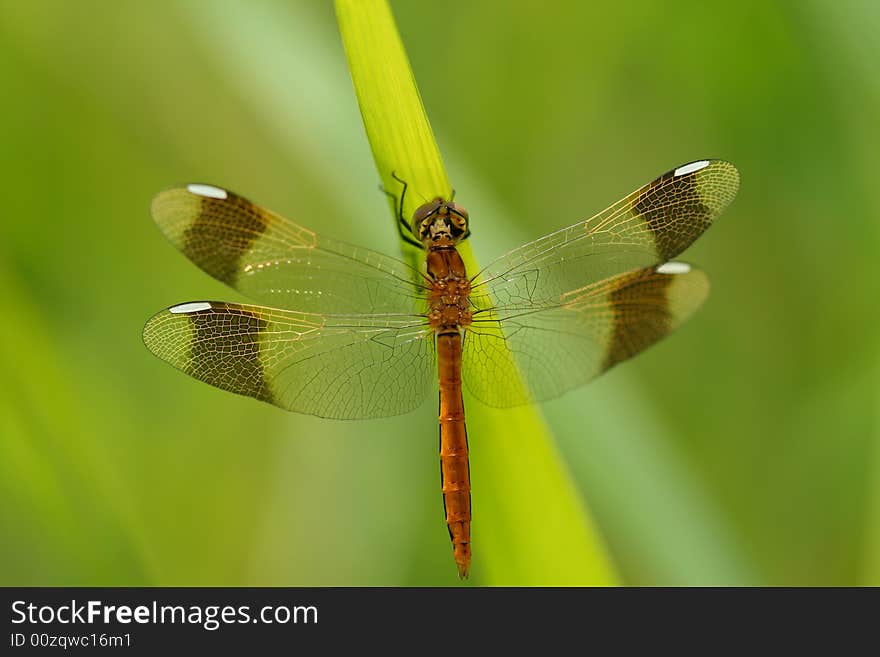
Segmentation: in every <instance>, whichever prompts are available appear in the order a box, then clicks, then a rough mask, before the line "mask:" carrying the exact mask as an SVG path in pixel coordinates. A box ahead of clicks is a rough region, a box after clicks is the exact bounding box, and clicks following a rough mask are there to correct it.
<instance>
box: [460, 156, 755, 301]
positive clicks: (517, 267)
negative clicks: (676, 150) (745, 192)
mask: <svg viewBox="0 0 880 657" xmlns="http://www.w3.org/2000/svg"><path fill="white" fill-rule="evenodd" d="M738 189H739V173H738V172H737V170H736V168H735V167H734V166H733V165H732V164H730V163H729V162H725V161H723V160H700V161H698V162H691V163H690V164H685V165H683V166H680V167H678V168H677V169H673V170H672V171H669V172H667V173H665V174H663V175H662V176H660V177H659V178H657V179H656V180H654V181H653V182H651V183H649V184H647V185H645V186H644V187H641V188H639V189H637V190H636V191H634V192H633V193H632V194H630V195H629V196H627V197H626V198H623V199H621V200H620V201H618V202H617V203H615V204H614V205H612V206H611V207H609V208H607V209H606V210H603V211H602V212H600V213H599V214H597V215H595V216H594V217H592V218H590V219H588V220H586V221H582V222H580V223H577V224H575V225H573V226H569V227H568V228H563V229H562V230H559V231H557V232H555V233H551V234H549V235H545V236H544V237H541V238H540V239H537V240H535V241H534V242H530V243H528V244H525V245H523V246H521V247H519V248H517V249H514V250H513V251H511V252H509V253H507V254H506V255H504V256H502V257H501V258H499V259H498V260H496V261H495V262H493V263H491V264H490V265H489V266H487V267H486V268H484V269H483V270H482V271H481V272H480V273H479V274H478V275H477V276H476V277H474V285H473V293H472V297H471V298H472V301H473V303H474V305H475V306H476V307H477V308H494V310H495V311H496V313H498V315H497V316H498V317H503V315H504V313H505V312H511V313H513V314H516V313H518V312H520V311H524V310H535V309H537V308H542V307H550V306H555V305H558V304H559V302H560V298H561V297H562V295H564V294H566V293H567V292H569V291H570V290H574V289H578V288H581V287H582V286H583V285H585V284H587V283H591V282H596V281H601V280H604V279H606V278H608V277H610V276H615V275H617V274H621V273H624V272H627V271H632V270H634V269H640V268H643V267H649V266H651V265H657V264H660V263H663V262H666V261H668V260H670V259H672V258H674V257H676V256H677V255H678V254H680V253H681V252H682V251H684V250H685V249H686V248H687V247H688V246H690V245H691V243H692V242H693V241H694V240H695V239H697V237H699V236H700V235H701V234H702V233H703V231H705V230H706V229H707V228H708V227H709V226H710V225H711V224H712V222H713V221H714V220H715V218H716V217H717V216H718V215H719V214H720V213H721V212H722V211H723V210H724V208H726V207H727V205H728V204H729V203H730V202H731V200H733V197H734V196H735V195H736V192H737V190H738Z"/></svg>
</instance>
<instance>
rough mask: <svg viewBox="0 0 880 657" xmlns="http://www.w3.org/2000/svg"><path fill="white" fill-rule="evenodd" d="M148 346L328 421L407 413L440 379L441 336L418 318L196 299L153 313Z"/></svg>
mask: <svg viewBox="0 0 880 657" xmlns="http://www.w3.org/2000/svg"><path fill="white" fill-rule="evenodd" d="M144 342H145V343H146V345H147V347H149V349H150V350H151V351H152V352H153V353H154V354H156V355H157V356H158V357H159V358H161V359H163V360H165V361H168V362H169V363H171V364H172V365H174V367H176V368H178V369H180V370H183V371H184V372H186V373H187V374H189V375H190V376H192V377H194V378H196V379H199V380H201V381H204V382H206V383H210V384H211V385H213V386H216V387H218V388H222V389H224V390H229V391H231V392H234V393H237V394H240V395H246V396H248V397H255V398H256V399H260V400H262V401H265V402H269V403H271V404H275V405H276V406H280V407H281V408H284V409H286V410H290V411H297V412H299V413H308V414H310V415H317V416H319V417H328V418H337V419H360V418H374V417H385V416H389V415H398V414H400V413H406V412H407V411H410V410H412V409H414V408H416V407H417V406H418V405H419V404H420V403H421V402H422V401H423V400H424V398H425V395H426V394H427V392H428V391H429V390H430V389H431V388H432V385H433V380H434V377H435V373H434V361H435V359H434V333H433V331H432V330H431V328H430V327H429V326H427V325H426V324H425V322H424V318H421V317H418V316H415V317H409V318H404V317H401V316H398V315H384V316H383V315H334V316H322V315H317V314H310V313H299V312H292V311H286V310H277V309H274V308H263V307H260V306H247V305H238V304H232V303H222V302H215V301H210V302H193V303H186V304H181V305H179V306H175V307H173V308H169V309H168V310H165V311H162V312H160V313H158V314H157V315H155V316H154V317H152V318H151V319H150V320H149V321H148V322H147V324H146V326H145V327H144Z"/></svg>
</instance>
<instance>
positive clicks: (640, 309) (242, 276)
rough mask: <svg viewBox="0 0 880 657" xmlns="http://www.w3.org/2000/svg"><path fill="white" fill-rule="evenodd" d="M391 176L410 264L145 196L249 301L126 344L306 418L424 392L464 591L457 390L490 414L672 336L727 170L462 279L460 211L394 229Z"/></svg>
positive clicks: (730, 190)
mask: <svg viewBox="0 0 880 657" xmlns="http://www.w3.org/2000/svg"><path fill="white" fill-rule="evenodd" d="M395 178H396V179H397V180H398V181H399V182H400V183H401V184H402V188H401V191H400V194H399V201H400V202H399V209H398V208H395V210H396V212H397V215H398V216H397V220H398V229H399V231H400V232H401V235H402V236H403V237H404V238H405V239H406V240H407V241H409V242H411V243H413V244H415V245H417V246H419V247H420V248H421V249H422V250H423V251H424V260H423V261H422V262H421V263H420V264H419V266H411V265H408V264H406V263H405V262H403V261H401V260H398V259H395V258H391V257H389V256H386V255H383V254H381V253H378V252H376V251H372V250H369V249H366V248H363V247H360V246H355V245H352V244H348V243H346V242H342V241H337V240H335V239H331V238H328V237H324V236H321V235H318V234H317V233H315V232H313V231H311V230H309V229H307V228H305V227H303V226H300V225H299V224H296V223H294V222H292V221H289V220H287V219H285V218H283V217H281V216H280V215H278V214H276V213H275V212H272V211H270V210H267V209H266V208H263V207H261V206H259V205H256V204H255V203H252V202H251V201H249V200H247V199H245V198H244V197H242V196H238V195H237V194H234V193H233V192H231V191H229V190H227V189H223V188H220V187H216V186H213V185H206V184H190V185H187V186H185V187H180V188H176V189H170V190H166V191H163V192H161V193H159V194H158V195H157V196H156V197H155V199H154V200H153V203H152V207H151V209H152V215H153V217H154V219H155V221H156V223H157V224H158V226H159V228H160V229H161V231H162V232H163V233H164V234H165V236H166V237H167V238H168V239H169V240H170V241H171V243H172V244H173V245H174V246H176V247H177V248H178V249H179V250H180V251H182V252H183V254H184V255H185V256H186V257H188V258H189V259H190V260H191V261H192V262H193V263H195V264H196V265H198V266H199V267H200V268H201V269H202V270H204V271H205V272H207V273H208V274H210V275H211V276H213V277H214V278H216V279H218V280H220V281H222V282H224V283H227V284H228V285H230V286H232V287H233V288H235V289H236V290H238V291H240V292H242V293H243V294H244V295H246V296H247V297H249V298H251V299H253V300H255V301H257V302H258V303H260V304H264V305H245V304H238V303H227V302H223V301H192V302H187V303H182V304H178V305H175V306H172V307H170V308H168V309H166V310H164V311H161V312H159V313H158V314H156V315H154V316H153V317H152V318H150V319H149V320H148V321H147V323H146V325H145V327H144V331H143V339H144V342H145V343H146V345H147V347H148V348H149V349H150V350H151V351H152V352H153V353H154V354H155V355H156V356H158V357H159V358H161V359H162V360H164V361H167V362H168V363H170V364H171V365H173V366H174V367H176V368H178V369H180V370H182V371H184V372H185V373H186V374H188V375H190V376H191V377H194V378H196V379H198V380H200V381H204V382H205V383H208V384H211V385H213V386H216V387H217V388H221V389H223V390H227V391H230V392H233V393H237V394H239V395H245V396H248V397H253V398H256V399H259V400H261V401H263V402H267V403H269V404H274V405H275V406H279V407H281V408H283V409H286V410H288V411H295V412H298V413H306V414H310V415H315V416H318V417H322V418H335V419H347V420H354V419H366V418H379V417H386V416H392V415H398V414H402V413H407V412H409V411H412V410H414V409H415V408H417V407H418V406H419V405H421V404H422V402H423V401H424V400H425V398H426V397H427V396H428V395H429V394H430V392H431V391H432V390H439V424H440V473H441V487H442V492H443V504H444V509H445V515H446V525H447V528H448V531H449V535H450V538H451V541H452V547H453V557H454V559H455V562H456V564H457V568H458V573H459V576H460V577H462V578H464V577H467V576H468V572H469V568H470V562H471V483H470V468H469V464H468V436H467V428H466V424H465V409H464V403H463V397H462V384H464V386H466V387H467V389H468V390H469V391H470V393H471V394H472V395H473V396H474V397H475V398H477V399H478V400H480V401H481V402H483V403H485V404H487V405H489V406H493V407H499V408H507V407H513V406H517V405H521V404H531V403H536V402H542V401H545V400H549V399H553V398H556V397H559V396H561V395H562V394H563V393H566V392H568V391H570V390H572V389H574V388H577V387H579V386H582V385H583V384H585V383H587V382H588V381H590V380H591V379H593V378H594V377H596V376H597V375H599V374H600V373H602V372H604V371H606V370H608V369H609V368H611V367H613V366H614V365H616V364H617V363H620V362H622V361H624V360H627V359H628V358H630V357H632V356H634V355H635V354H637V353H639V352H641V351H642V350H644V349H645V348H647V347H649V346H650V345H652V344H654V343H656V342H657V341H658V340H660V339H661V338H663V337H664V336H666V335H668V334H669V333H670V332H672V331H673V330H674V329H675V328H676V327H678V326H679V325H680V324H681V323H682V322H684V321H685V320H686V319H687V318H688V317H689V316H691V315H692V314H693V312H694V311H695V310H696V309H697V308H698V307H699V306H700V305H701V304H702V303H703V301H704V300H705V298H706V296H707V294H708V290H709V284H708V280H707V277H706V276H705V274H703V273H702V272H701V271H699V270H698V269H695V268H693V267H691V266H689V265H688V264H685V263H682V262H677V261H675V260H674V258H675V257H677V256H678V255H679V254H680V253H681V252H682V251H684V250H685V249H686V248H687V247H688V246H690V245H691V243H692V242H693V241H694V240H695V239H697V237H699V236H700V235H701V234H702V233H703V231H705V230H706V229H707V228H708V227H709V226H710V225H711V224H712V223H713V222H714V220H715V218H716V217H717V216H718V215H719V214H720V213H721V212H722V211H723V210H724V209H725V208H726V207H727V206H728V205H729V203H730V202H731V201H732V200H733V198H734V196H735V195H736V192H737V190H738V188H739V173H738V171H737V170H736V168H735V167H734V166H733V165H732V164H730V163H729V162H726V161H724V160H699V161H695V162H690V163H688V164H684V165H682V166H680V167H677V168H675V169H673V170H671V171H668V172H667V173H664V174H663V175H662V176H660V177H658V178H657V179H655V180H653V181H652V182H650V183H648V184H647V185H644V186H643V187H640V188H639V189H637V190H635V191H634V192H632V193H631V194H629V195H628V196H626V197H624V198H622V199H621V200H619V201H617V202H616V203H614V204H613V205H611V206H609V207H608V208H606V209H605V210H602V211H601V212H599V213H598V214H595V215H594V216H592V217H590V218H589V219H586V220H581V221H579V222H578V223H575V224H573V225H571V226H568V227H566V228H562V229H560V230H556V231H555V232H552V233H549V234H548V235H545V236H543V237H540V238H538V239H536V240H534V241H532V242H529V243H527V244H524V245H522V246H520V247H518V248H515V249H513V250H512V251H510V252H508V253H506V254H504V255H502V256H500V257H499V258H497V259H496V260H494V261H493V262H491V263H490V264H488V265H486V266H485V267H483V268H482V269H481V270H480V271H479V272H477V273H476V274H473V275H470V274H469V273H468V272H466V270H465V265H464V262H463V260H462V257H461V255H460V254H459V252H458V250H457V247H458V246H459V245H460V244H461V242H462V240H465V239H467V238H468V237H469V236H470V218H469V215H468V212H467V211H466V210H465V209H464V208H463V207H462V206H461V205H459V204H458V203H456V202H454V201H453V200H452V199H447V198H443V197H438V198H435V199H434V200H432V201H430V202H428V203H425V204H423V205H421V206H419V207H418V209H416V210H415V212H414V213H413V215H412V216H411V217H410V218H409V219H407V218H406V217H405V216H404V210H403V208H404V199H405V196H406V192H407V184H406V182H405V181H403V180H402V179H400V178H397V176H395ZM394 198H395V201H397V200H398V199H397V197H396V196H395V197H394ZM395 205H396V203H395Z"/></svg>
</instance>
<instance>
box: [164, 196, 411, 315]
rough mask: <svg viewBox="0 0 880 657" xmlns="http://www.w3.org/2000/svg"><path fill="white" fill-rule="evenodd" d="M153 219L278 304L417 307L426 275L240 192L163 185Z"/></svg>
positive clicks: (222, 273) (332, 308)
mask: <svg viewBox="0 0 880 657" xmlns="http://www.w3.org/2000/svg"><path fill="white" fill-rule="evenodd" d="M152 213H153V218H154V219H155V221H156V223H157V224H158V225H159V228H160V229H161V230H162V232H163V233H164V234H165V236H166V237H167V238H168V239H169V240H170V241H171V243H172V244H174V246H176V247H177V248H178V249H180V251H182V252H183V253H184V255H186V256H187V257H188V258H189V259H190V260H192V261H193V262H194V263H195V264H197V265H198V266H199V267H201V268H202V269H203V270H204V271H206V272H207V273H209V274H210V275H211V276H213V277H214V278H217V279H218V280H221V281H223V282H224V283H227V284H229V285H231V286H232V287H234V288H236V289H238V290H240V291H241V292H242V293H244V294H246V295H247V296H249V297H250V298H252V299H255V300H257V301H260V302H261V303H267V304H270V305H272V306H277V307H282V308H290V309H295V310H300V311H305V312H317V313H334V314H339V313H412V312H413V311H414V309H416V308H418V307H419V306H418V304H419V301H420V300H421V299H422V298H423V282H422V281H423V277H422V276H421V275H420V274H419V273H418V272H417V271H416V270H414V269H412V268H411V267H409V266H408V265H406V264H405V263H403V262H400V261H398V260H395V259H394V258H389V257H387V256H384V255H382V254H381V253H377V252H375V251H370V250H369V249H363V248H360V247H357V246H353V245H351V244H346V243H344V242H337V241H335V240H330V239H327V238H324V237H321V236H319V235H316V234H315V233H313V232H312V231H310V230H307V229H305V228H303V227H302V226H298V225H296V224H295V223H293V222H291V221H288V220H287V219H284V218H283V217H281V216H279V215H278V214H275V213H274V212H272V211H270V210H267V209H265V208H262V207H260V206H258V205H256V204H254V203H251V202H250V201H248V200H247V199H245V198H243V197H241V196H238V195H236V194H233V193H232V192H230V191H228V190H225V189H220V188H218V187H213V186H211V185H200V184H192V185H189V186H187V187H184V188H179V189H169V190H166V191H164V192H161V193H160V194H159V195H158V196H156V198H155V199H154V200H153V204H152Z"/></svg>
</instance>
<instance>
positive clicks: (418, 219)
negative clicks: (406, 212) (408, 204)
mask: <svg viewBox="0 0 880 657" xmlns="http://www.w3.org/2000/svg"><path fill="white" fill-rule="evenodd" d="M439 209H440V203H438V202H437V201H431V202H430V203H425V204H424V205H420V206H419V207H418V208H417V209H416V211H415V212H414V213H413V223H414V224H421V223H422V222H423V221H425V219H427V218H428V217H430V216H431V215H432V214H434V213H435V212H437V210H439Z"/></svg>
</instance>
